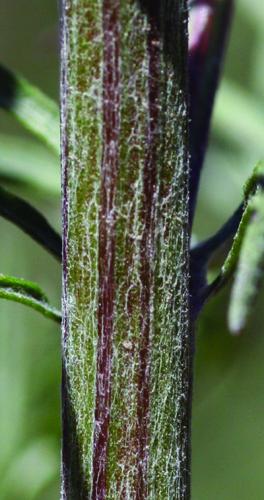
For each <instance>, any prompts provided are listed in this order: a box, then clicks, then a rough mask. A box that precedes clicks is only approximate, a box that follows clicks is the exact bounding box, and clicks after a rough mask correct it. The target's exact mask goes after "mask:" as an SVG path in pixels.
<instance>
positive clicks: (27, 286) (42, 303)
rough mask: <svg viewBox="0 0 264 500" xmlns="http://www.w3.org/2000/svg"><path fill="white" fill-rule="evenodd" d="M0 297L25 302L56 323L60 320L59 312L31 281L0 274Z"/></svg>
mask: <svg viewBox="0 0 264 500" xmlns="http://www.w3.org/2000/svg"><path fill="white" fill-rule="evenodd" d="M0 298H2V299H7V300H12V301H14V302H19V303H21V304H25V305H27V306H29V307H31V308H32V309H35V310H36V311H38V312H40V313H41V314H43V316H46V317H47V318H51V319H53V320H54V321H56V322H57V323H60V321H61V314H60V312H59V311H58V310H57V309H55V308H54V307H52V306H51V305H50V304H49V302H48V299H47V297H46V295H45V294H44V293H43V292H42V290H41V288H40V287H39V286H38V285H37V284H36V283H32V282H31V281H26V280H24V279H21V278H14V277H12V276H6V275H3V274H0Z"/></svg>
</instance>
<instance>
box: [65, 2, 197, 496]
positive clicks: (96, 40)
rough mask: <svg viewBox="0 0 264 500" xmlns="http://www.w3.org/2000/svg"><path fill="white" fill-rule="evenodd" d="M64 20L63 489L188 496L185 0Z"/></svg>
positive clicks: (95, 6)
mask: <svg viewBox="0 0 264 500" xmlns="http://www.w3.org/2000/svg"><path fill="white" fill-rule="evenodd" d="M62 20H63V22H62V39H63V40H62V85H61V91H62V120H61V122H62V172H63V192H64V195H63V269H64V280H63V322H62V323H63V388H62V398H63V457H62V461H63V464H62V498H64V499H79V498H80V499H84V498H85V499H86V498H91V499H98V500H99V499H100V500H101V499H102V500H103V499H106V498H109V499H110V498H112V499H118V498H129V499H133V498H135V499H146V498H152V499H158V498H162V499H188V498H189V496H190V459H189V455H190V453H189V441H190V406H191V405H190V399H191V382H192V359H191V358H192V353H191V338H190V337H191V333H190V331H191V329H190V325H189V289H188V286H189V283H188V276H189V237H188V227H189V225H188V137H187V136H188V132H187V130H188V114H187V106H186V100H187V99H186V93H187V92H186V87H187V86H186V66H187V10H186V2H185V0H178V1H176V0H160V1H156V2H149V1H146V0H145V1H143V0H142V1H141V2H136V1H134V0H130V1H127V0H93V1H91V0H75V1H73V0H64V1H63V6H62Z"/></svg>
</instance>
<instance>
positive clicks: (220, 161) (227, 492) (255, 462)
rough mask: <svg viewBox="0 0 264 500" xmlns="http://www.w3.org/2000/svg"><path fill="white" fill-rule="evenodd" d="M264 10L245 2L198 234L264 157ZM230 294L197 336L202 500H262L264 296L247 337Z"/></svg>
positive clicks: (215, 220) (198, 497)
mask: <svg viewBox="0 0 264 500" xmlns="http://www.w3.org/2000/svg"><path fill="white" fill-rule="evenodd" d="M263 23H264V11H263V5H262V3H261V1H260V0H254V2H253V1H251V2H249V1H248V0H238V1H237V5H236V12H235V19H234V24H233V27H232V33H231V37H230V44H229V49H228V53H227V59H226V64H225V70H224V80H223V81H222V84H221V88H220V91H219V93H218V98H217V102H216V107H215V113H214V119H213V131H212V134H211V142H210V149H209V152H208V154H207V160H206V165H205V168H204V171H203V176H202V185H201V190H200V194H199V203H198V211H197V217H196V223H195V234H196V235H197V237H198V238H199V239H201V238H203V237H206V236H209V235H210V234H212V233H213V232H214V231H215V230H216V229H217V228H218V227H219V226H221V224H222V223H223V222H224V221H225V220H226V219H227V217H228V216H229V215H231V213H232V212H233V211H234V209H235V208H236V207H237V206H238V204H239V202H240V201H241V198H242V187H243V184H244V182H245V180H246V179H247V177H249V175H250V173H251V171H252V167H253V166H254V165H255V164H256V163H257V162H258V161H259V159H261V158H263V156H264V147H263V134H264V118H263V116H264V103H263V100H264V84H263V82H264V66H263V63H262V62H261V60H262V58H263V47H264V32H263ZM229 295H230V287H229V289H226V290H224V291H223V292H221V293H220V294H219V296H218V297H216V298H215V299H213V300H211V301H210V302H209V304H208V305H207V306H206V307H205V310H204V311H203V313H202V315H201V318H200V321H199V328H198V335H197V337H196V340H197V344H196V370H195V386H194V411H193V498H194V500H211V499H212V498H213V499H214V500H236V499H239V500H248V499H249V498H250V499H252V500H258V499H260V498H262V496H263V491H264V478H263V473H262V470H263V466H264V452H263V450H264V425H263V412H264V400H263V397H262V390H263V389H262V386H263V383H262V380H263V377H264V371H263V370H264V369H263V357H264V327H263V324H264V314H263V306H262V304H263V300H264V297H263V292H262V293H260V294H259V297H258V300H257V303H256V308H255V309H254V313H253V315H252V317H251V320H250V322H249V324H248V326H247V328H246V330H245V331H244V332H243V334H242V336H240V337H238V338H235V339H234V338H232V337H231V336H230V334H229V332H228V328H227V311H228V301H229Z"/></svg>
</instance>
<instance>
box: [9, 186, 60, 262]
mask: <svg viewBox="0 0 264 500" xmlns="http://www.w3.org/2000/svg"><path fill="white" fill-rule="evenodd" d="M0 215H1V216H2V217H5V218H6V219H8V220H9V221H11V222H13V223H14V224H16V225H17V226H18V227H19V228H20V229H22V230H23V231H25V232H26V233H27V234H29V235H30V236H31V237H32V238H33V239H34V240H35V241H37V242H38V243H39V244H40V245H42V246H43V247H44V248H45V249H46V250H48V252H50V253H51V254H52V255H53V256H54V257H56V259H58V260H61V237H60V236H59V234H58V233H56V231H54V229H53V228H52V227H51V226H50V224H49V223H48V221H47V220H46V219H45V217H44V216H43V215H42V214H41V213H40V212H39V211H38V210H36V209H35V208H33V207H32V206H31V205H30V204H29V203H27V202H26V201H24V200H22V199H21V198H19V197H18V196H15V195H13V194H11V193H9V192H8V191H7V190H5V189H3V188H2V187H0Z"/></svg>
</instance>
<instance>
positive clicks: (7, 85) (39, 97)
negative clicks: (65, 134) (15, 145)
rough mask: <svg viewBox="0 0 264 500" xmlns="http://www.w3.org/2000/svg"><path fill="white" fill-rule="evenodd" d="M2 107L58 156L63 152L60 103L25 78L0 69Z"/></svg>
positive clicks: (2, 68)
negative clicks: (58, 104)
mask: <svg viewBox="0 0 264 500" xmlns="http://www.w3.org/2000/svg"><path fill="white" fill-rule="evenodd" d="M0 106H1V107H2V108H3V109H5V110H6V111H9V112H10V113H12V114H13V115H14V116H15V117H16V118H17V120H18V121H19V122H20V123H21V124H22V125H23V126H24V127H25V128H26V129H27V130H29V131H30V132H31V133H32V134H34V135H35V136H37V137H38V138H39V139H41V140H42V141H43V142H44V143H45V144H46V145H47V146H49V147H50V148H51V149H52V150H53V151H54V152H55V153H57V154H59V151H60V132H59V110H58V106H57V104H56V103H55V102H54V101H53V100H52V99H50V98H49V97H47V96H46V95H45V94H44V93H43V92H41V91H40V90H39V89H38V88H36V87H34V85H31V84H30V83H29V82H28V81H27V80H25V79H24V78H22V77H20V76H18V75H15V74H13V73H12V72H11V71H9V70H7V69H6V68H4V67H3V66H0Z"/></svg>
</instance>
